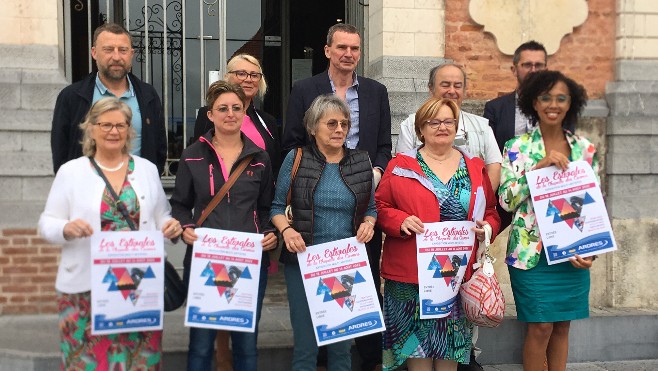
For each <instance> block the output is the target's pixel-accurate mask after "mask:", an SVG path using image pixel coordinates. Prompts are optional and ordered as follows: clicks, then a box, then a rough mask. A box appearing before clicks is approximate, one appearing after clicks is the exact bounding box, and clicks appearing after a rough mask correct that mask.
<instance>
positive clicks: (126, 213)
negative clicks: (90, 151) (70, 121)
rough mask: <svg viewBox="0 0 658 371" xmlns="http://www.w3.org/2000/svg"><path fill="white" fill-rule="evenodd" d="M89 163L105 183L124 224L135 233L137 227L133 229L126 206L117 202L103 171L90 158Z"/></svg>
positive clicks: (115, 194)
mask: <svg viewBox="0 0 658 371" xmlns="http://www.w3.org/2000/svg"><path fill="white" fill-rule="evenodd" d="M89 161H91V164H92V165H94V168H96V171H97V172H98V175H100V176H101V178H103V180H104V181H105V188H107V190H108V191H110V195H111V196H112V198H113V199H114V202H115V204H116V205H117V209H119V211H120V212H121V214H122V215H123V217H124V218H125V219H126V223H127V224H128V226H129V227H130V229H131V230H133V231H136V230H137V227H135V223H133V221H132V219H130V214H128V210H126V205H124V204H123V202H121V200H119V196H118V195H117V193H116V192H114V188H112V185H111V184H110V181H109V180H107V178H106V177H105V174H103V170H101V168H100V166H98V164H97V163H96V160H94V158H93V157H92V156H89Z"/></svg>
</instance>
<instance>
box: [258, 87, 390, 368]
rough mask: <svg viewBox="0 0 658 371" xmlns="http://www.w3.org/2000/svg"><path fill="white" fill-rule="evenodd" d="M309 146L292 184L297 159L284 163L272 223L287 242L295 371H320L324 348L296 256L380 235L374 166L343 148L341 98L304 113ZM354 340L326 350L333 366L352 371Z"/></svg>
mask: <svg viewBox="0 0 658 371" xmlns="http://www.w3.org/2000/svg"><path fill="white" fill-rule="evenodd" d="M304 126H305V127H306V131H307V133H308V135H309V137H310V138H311V144H309V145H307V146H305V147H302V148H301V150H302V157H301V162H300V163H299V168H298V169H299V170H298V172H297V175H296V177H295V180H294V181H293V182H292V184H291V178H290V174H291V172H292V167H293V160H294V157H295V155H296V154H297V151H299V150H300V148H298V149H294V150H292V151H290V152H289V153H288V155H287V156H286V158H285V159H284V161H283V165H282V166H281V171H280V172H279V178H278V180H277V183H276V193H275V196H274V201H273V203H272V211H271V215H272V223H273V224H274V226H275V227H276V228H277V229H278V230H279V231H280V233H281V236H282V237H283V241H284V244H285V248H284V249H283V251H282V252H281V261H282V262H283V263H284V264H285V277H286V287H287V290H288V303H289V305H290V321H291V323H292V330H293V336H294V352H293V361H292V369H293V370H315V368H316V357H317V353H318V346H317V343H316V341H315V335H314V330H313V323H312V321H311V315H310V311H309V307H308V302H307V301H306V293H305V291H304V284H303V282H302V276H301V273H300V269H299V264H298V262H297V253H298V252H303V251H305V250H306V249H307V248H311V249H312V248H313V247H312V246H311V245H315V244H320V243H325V242H330V241H335V240H339V239H343V238H348V237H353V236H356V239H357V240H358V241H359V242H363V243H365V242H368V241H370V240H371V239H372V237H373V235H374V230H373V229H374V227H375V222H376V217H377V213H376V211H375V204H374V200H373V193H372V165H371V164H370V159H369V157H368V153H367V152H364V151H359V150H352V149H349V148H347V147H346V146H345V139H346V137H347V133H348V131H349V129H350V110H349V108H348V107H347V105H346V104H345V102H343V101H342V100H341V99H340V98H339V97H337V96H335V95H321V96H319V97H317V98H316V99H315V100H314V101H313V102H312V103H311V106H310V107H309V109H308V110H307V111H306V114H305V115H304ZM289 189H291V196H292V197H291V201H290V205H291V206H292V210H293V215H294V217H293V222H292V225H291V224H289V223H288V221H287V218H286V216H285V209H286V196H287V194H288V190H289ZM351 344H352V341H351V340H347V341H342V342H338V343H334V344H330V345H327V353H328V368H329V369H330V370H351V369H352V357H351V353H350V347H351Z"/></svg>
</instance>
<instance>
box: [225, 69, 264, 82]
mask: <svg viewBox="0 0 658 371" xmlns="http://www.w3.org/2000/svg"><path fill="white" fill-rule="evenodd" d="M228 73H232V74H234V75H235V77H237V78H238V80H246V79H247V77H251V79H252V80H253V81H258V80H260V79H261V77H263V74H262V73H260V72H247V71H244V70H239V71H229V72H228Z"/></svg>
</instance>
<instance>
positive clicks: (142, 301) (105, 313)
mask: <svg viewBox="0 0 658 371" xmlns="http://www.w3.org/2000/svg"><path fill="white" fill-rule="evenodd" d="M163 309H164V244H163V236H162V232H160V231H126V232H97V233H94V234H93V235H92V236H91V333H92V334H93V335H106V334H115V333H121V332H134V331H151V330H162V318H163V317H162V316H163Z"/></svg>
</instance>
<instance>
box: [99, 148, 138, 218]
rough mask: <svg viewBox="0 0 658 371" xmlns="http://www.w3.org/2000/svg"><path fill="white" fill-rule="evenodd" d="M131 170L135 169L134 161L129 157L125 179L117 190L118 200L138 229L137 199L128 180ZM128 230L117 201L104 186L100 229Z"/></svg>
mask: <svg viewBox="0 0 658 371" xmlns="http://www.w3.org/2000/svg"><path fill="white" fill-rule="evenodd" d="M133 170H135V162H134V161H133V158H132V157H131V158H130V161H128V172H127V174H126V179H125V180H124V181H123V185H122V186H121V191H120V192H119V201H120V202H122V203H123V204H124V205H125V206H126V209H127V210H128V215H130V219H131V220H132V222H133V224H134V225H135V226H136V227H137V229H139V200H138V199H137V195H136V194H135V190H134V189H133V187H132V186H131V185H130V181H129V180H128V179H129V177H130V174H132V172H133ZM129 230H130V226H129V225H128V223H126V219H125V218H124V217H123V214H122V213H121V211H119V208H118V207H117V203H116V202H114V198H112V194H110V191H109V190H108V189H107V187H105V190H104V191H103V198H102V200H101V231H129Z"/></svg>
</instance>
